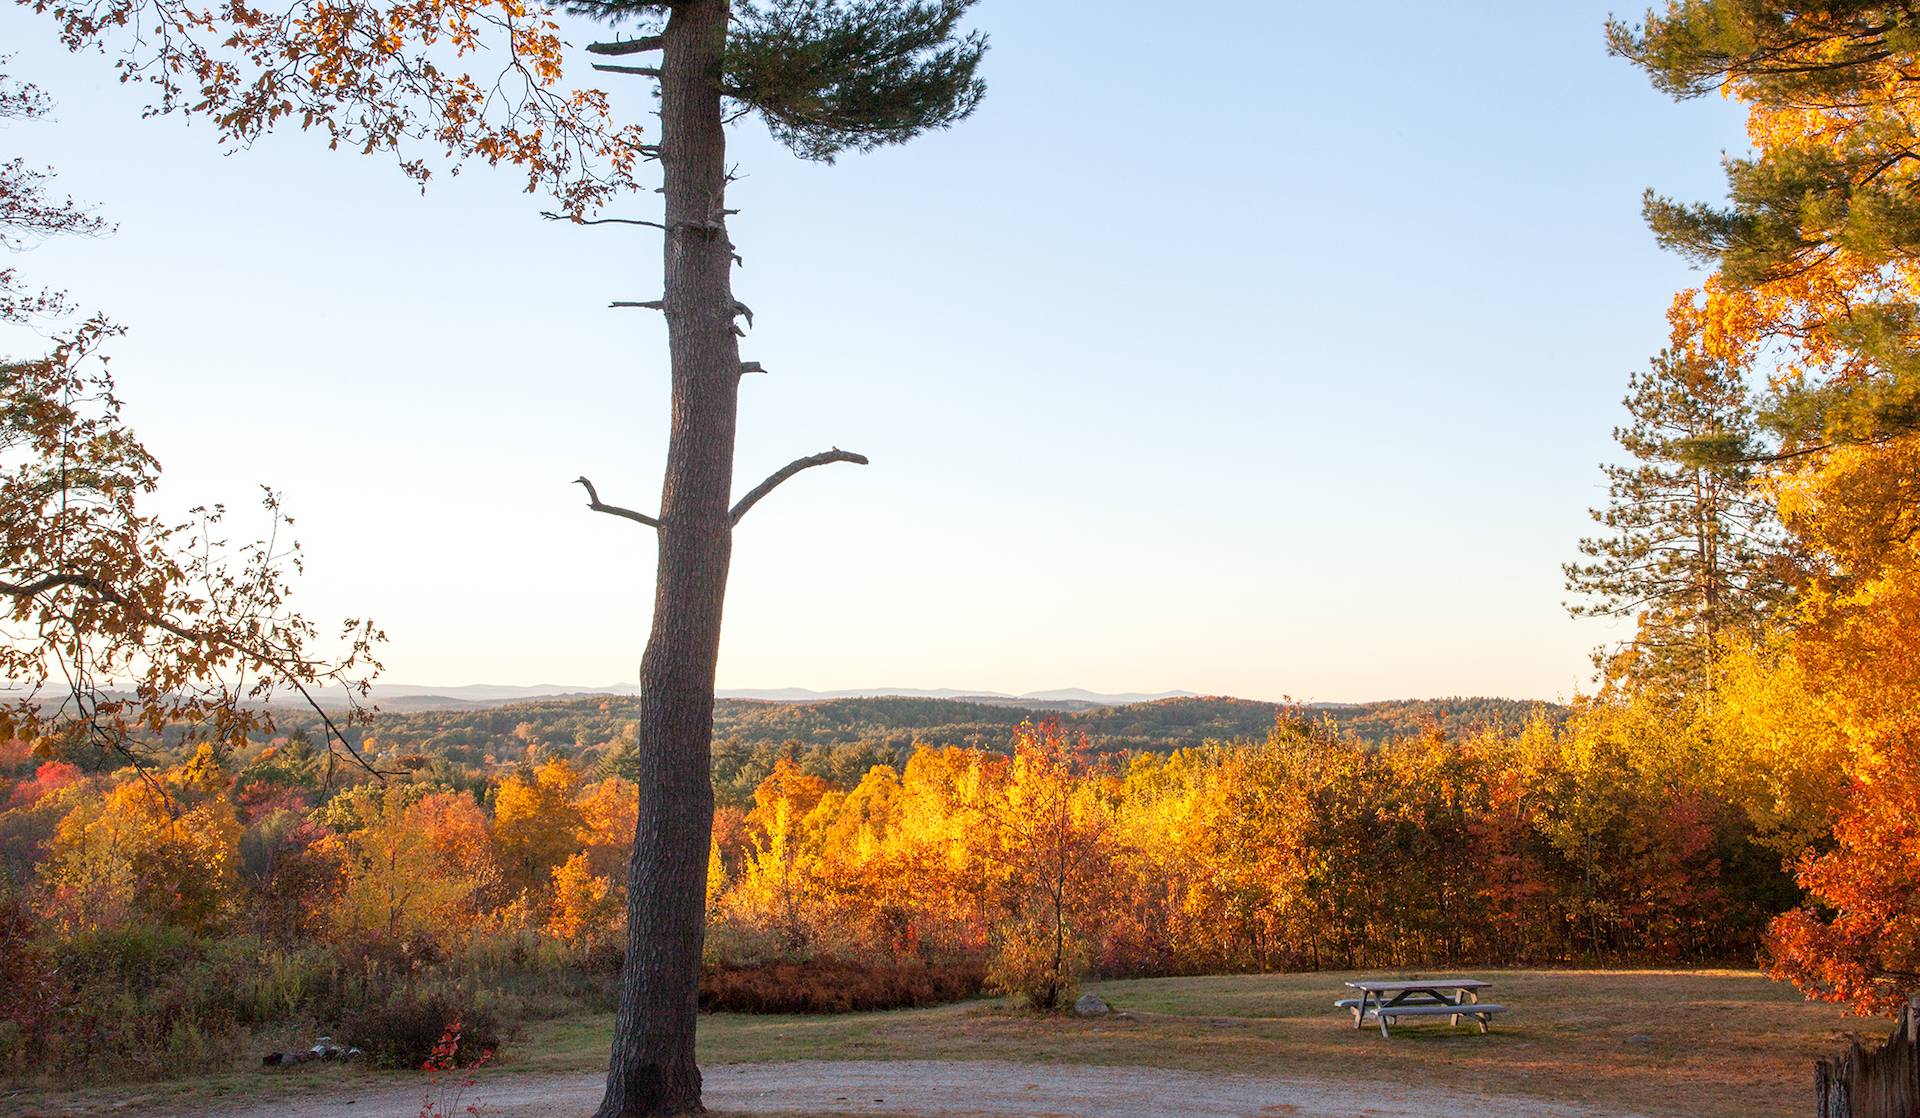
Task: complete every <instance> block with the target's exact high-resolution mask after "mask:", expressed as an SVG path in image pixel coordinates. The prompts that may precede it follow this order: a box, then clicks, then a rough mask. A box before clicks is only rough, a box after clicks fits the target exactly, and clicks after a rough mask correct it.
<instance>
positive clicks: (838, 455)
mask: <svg viewBox="0 0 1920 1118" xmlns="http://www.w3.org/2000/svg"><path fill="white" fill-rule="evenodd" d="M829 462H851V463H853V464H854V465H856V466H864V465H866V464H867V456H866V455H864V454H855V453H853V452H852V451H850V450H841V449H840V448H839V447H837V446H836V447H834V448H833V449H832V450H827V451H822V452H820V453H819V454H814V455H810V456H808V457H806V458H796V459H794V460H793V461H792V462H789V463H787V464H786V465H785V466H782V467H781V468H780V469H778V470H776V471H774V473H773V475H772V476H771V477H769V478H767V480H765V481H763V482H761V483H760V484H759V485H756V486H754V487H753V490H752V491H751V492H749V493H748V494H747V495H746V496H744V497H742V498H740V502H739V503H738V504H736V505H734V506H733V511H732V512H730V513H728V514H727V523H728V524H729V525H733V526H737V525H738V524H739V523H740V518H741V517H743V516H745V515H747V510H748V509H750V508H752V507H753V506H755V505H757V504H759V503H760V499H761V498H762V497H765V496H766V495H767V494H769V493H771V492H773V491H774V489H775V488H777V487H778V486H779V484H780V483H781V482H783V481H785V480H787V479H788V478H790V477H792V476H793V475H795V474H797V473H799V472H800V471H801V470H810V469H812V468H813V467H815V466H824V465H826V464H827V463H829Z"/></svg>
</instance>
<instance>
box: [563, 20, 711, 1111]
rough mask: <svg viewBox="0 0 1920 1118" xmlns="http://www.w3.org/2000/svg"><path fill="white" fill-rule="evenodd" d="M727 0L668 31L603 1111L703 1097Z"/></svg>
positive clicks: (677, 1107) (690, 1102) (679, 1107)
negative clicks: (647, 566)
mask: <svg viewBox="0 0 1920 1118" xmlns="http://www.w3.org/2000/svg"><path fill="white" fill-rule="evenodd" d="M726 34H727V0H686V2H684V3H679V4H676V5H674V7H673V9H672V13H671V15H670V16H669V18H668V20H667V25H666V29H665V31H664V32H663V33H662V36H661V65H660V78H659V80H660V149H661V152H662V158H661V162H662V165H663V166H662V170H663V172H664V175H665V194H666V225H667V229H666V232H665V278H666V290H665V294H664V296H663V299H662V302H663V303H664V304H665V306H664V307H663V310H664V312H665V314H666V319H667V336H668V345H669V350H670V352H671V355H672V404H671V408H672V418H671V432H670V435H669V441H668V444H667V473H666V480H665V483H664V485H663V487H662V490H661V494H660V515H659V522H660V526H659V528H658V530H657V531H658V536H659V567H658V572H657V574H656V576H655V580H654V599H653V631H652V634H651V635H650V636H649V637H648V640H647V650H646V654H645V656H644V658H643V659H642V660H641V663H640V742H641V744H642V748H643V750H644V753H643V766H644V767H643V769H642V772H641V776H640V781H639V784H640V816H639V825H638V828H637V829H636V831H635V835H634V844H633V860H632V863H631V865H630V867H629V870H628V893H627V964H626V967H625V970H624V973H623V975H622V979H621V982H622V987H623V988H622V991H621V998H620V1012H619V1016H618V1018H617V1020H616V1021H615V1023H614V1035H613V1057H612V1061H611V1063H610V1064H609V1066H608V1069H607V1093H606V1098H605V1100H604V1101H603V1102H602V1103H601V1105H600V1110H599V1112H598V1115H599V1118H640V1116H642V1115H662V1114H681V1113H691V1112H697V1111H698V1110H699V1109H700V1069H699V1068H698V1067H697V1066H696V1065H695V1063H694V1049H693V1040H694V1023H695V1013H696V1009H697V1005H696V1002H697V998H698V995H699V976H700V953H701V946H702V941H703V938H704V936H705V934H706V887H707V847H708V844H709V842H710V840H711V835H712V830H713V783H712V775H711V769H712V761H711V751H712V736H713V686H714V672H715V668H716V664H717V661H718V658H719V652H720V619H721V610H722V607H723V604H724V601H725V597H726V586H727V568H728V564H729V562H730V561H731V558H732V552H733V528H732V524H731V522H730V518H729V516H728V507H727V501H728V498H729V496H730V495H731V492H732V486H733V444H734V419H735V414H736V411H737V408H738V400H739V388H740V376H741V367H740V347H739V338H738V336H737V335H736V334H735V332H734V310H733V308H734V306H735V303H734V299H733V288H732V267H733V253H732V247H731V245H730V244H729V242H728V239H727V235H726V217H727V215H726V187H727V169H726V143H727V141H726V131H725V128H724V124H723V120H722V117H721V94H720V89H721V86H720V78H721V58H722V54H723V52H724V50H725V45H726Z"/></svg>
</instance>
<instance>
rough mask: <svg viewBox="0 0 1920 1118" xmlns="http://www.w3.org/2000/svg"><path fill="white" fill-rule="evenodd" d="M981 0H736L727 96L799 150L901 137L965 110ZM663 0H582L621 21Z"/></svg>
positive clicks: (588, 11)
mask: <svg viewBox="0 0 1920 1118" xmlns="http://www.w3.org/2000/svg"><path fill="white" fill-rule="evenodd" d="M975 2H976V0H760V2H754V0H741V2H739V3H736V4H735V6H734V9H733V18H732V26H731V28H730V29H729V31H728V34H727V52H726V63H725V70H726V72H725V74H724V75H723V77H722V79H721V81H722V88H723V89H724V91H725V92H726V95H727V96H728V97H729V98H730V99H732V100H733V101H734V102H735V103H737V104H738V105H740V106H742V107H744V108H745V109H748V110H751V111H753V112H757V113H759V114H760V116H761V118H762V119H763V120H765V121H766V123H767V127H768V129H769V130H770V131H771V132H772V133H773V135H774V137H775V138H776V139H778V140H780V142H782V143H784V144H786V145H787V147H788V148H790V149H791V150H792V151H793V152H794V154H796V155H798V156H800V157H801V158H803V159H814V160H821V161H824V162H832V160H833V159H834V157H835V156H837V155H839V154H840V153H841V152H844V151H849V150H852V151H868V150H871V149H873V148H876V147H882V146H885V145H887V144H898V143H904V142H906V141H907V140H910V139H912V138H913V137H915V136H917V135H919V134H920V133H922V132H925V131H928V130H929V129H935V128H945V127H947V126H949V125H952V124H954V123H956V122H958V121H960V120H963V119H965V118H966V117H967V116H969V115H971V114H972V112H973V110H974V109H975V108H977V107H978V106H979V104H980V99H981V96H982V95H983V94H984V93H985V91H986V86H985V84H984V83H983V82H981V80H980V79H979V77H978V76H977V72H978V70H979V66H980V60H981V58H982V56H983V55H985V53H986V49H987V40H986V36H985V35H983V34H981V33H980V32H978V31H974V32H963V31H962V30H961V28H960V21H961V20H962V19H963V18H964V17H965V16H966V14H967V11H968V9H970V8H972V7H973V5H974V3H975ZM670 7H671V4H668V3H663V2H659V0H580V2H577V3H574V4H572V5H570V6H569V10H571V11H573V12H575V13H578V14H582V15H588V16H593V17H595V18H600V19H604V20H606V21H608V22H610V23H616V24H617V23H620V22H623V21H624V20H626V19H628V18H630V17H640V18H646V17H649V16H657V14H658V13H662V12H664V11H666V10H667V9H668V8H670Z"/></svg>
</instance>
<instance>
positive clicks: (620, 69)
mask: <svg viewBox="0 0 1920 1118" xmlns="http://www.w3.org/2000/svg"><path fill="white" fill-rule="evenodd" d="M593 68H594V69H596V70H598V71H600V72H601V73H603V74H638V75H640V76H641V77H643V78H657V77H659V76H660V68H659V67H658V66H616V65H614V64H613V63H611V62H596V63H594V64H593Z"/></svg>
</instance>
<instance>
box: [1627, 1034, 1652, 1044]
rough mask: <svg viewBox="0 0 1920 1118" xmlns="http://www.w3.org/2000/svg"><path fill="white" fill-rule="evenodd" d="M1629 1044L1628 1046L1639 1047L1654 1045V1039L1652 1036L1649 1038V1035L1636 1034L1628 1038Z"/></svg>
mask: <svg viewBox="0 0 1920 1118" xmlns="http://www.w3.org/2000/svg"><path fill="white" fill-rule="evenodd" d="M1627 1043H1628V1044H1639V1045H1648V1044H1652V1043H1653V1038H1652V1037H1650V1036H1648V1035H1647V1034H1645V1033H1635V1034H1633V1035H1632V1036H1630V1037H1628V1038H1627Z"/></svg>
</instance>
